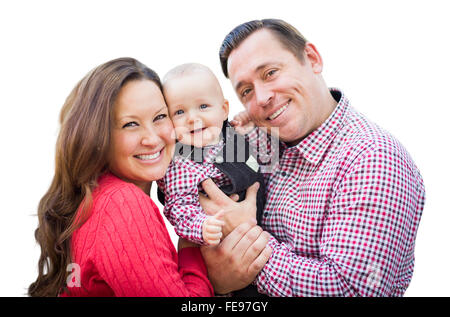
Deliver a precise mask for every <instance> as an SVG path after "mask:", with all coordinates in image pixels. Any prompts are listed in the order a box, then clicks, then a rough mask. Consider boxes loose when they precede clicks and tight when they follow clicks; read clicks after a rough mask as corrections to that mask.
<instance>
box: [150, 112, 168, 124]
mask: <svg viewBox="0 0 450 317" xmlns="http://www.w3.org/2000/svg"><path fill="white" fill-rule="evenodd" d="M166 117H167V115H166V114H165V113H161V114H159V115H157V116H156V117H155V119H153V122H155V121H158V120H162V119H164V118H166Z"/></svg>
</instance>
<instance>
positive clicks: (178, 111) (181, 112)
mask: <svg viewBox="0 0 450 317" xmlns="http://www.w3.org/2000/svg"><path fill="white" fill-rule="evenodd" d="M183 113H184V111H183V110H177V111H175V112H174V115H176V116H177V115H180V114H183Z"/></svg>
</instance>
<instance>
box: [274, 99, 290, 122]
mask: <svg viewBox="0 0 450 317" xmlns="http://www.w3.org/2000/svg"><path fill="white" fill-rule="evenodd" d="M288 105H289V101H288V102H287V103H286V104H285V105H284V106H283V107H281V108H280V109H278V110H277V111H276V112H275V113H274V114H273V115H271V116H270V117H269V120H273V119H275V118H276V117H278V116H279V115H280V114H281V113H282V112H283V111H284V110H285V109H286V108H287V106H288Z"/></svg>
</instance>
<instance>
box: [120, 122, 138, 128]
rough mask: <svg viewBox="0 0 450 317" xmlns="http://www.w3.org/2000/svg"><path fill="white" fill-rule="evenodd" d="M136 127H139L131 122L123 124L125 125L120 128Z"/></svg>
mask: <svg viewBox="0 0 450 317" xmlns="http://www.w3.org/2000/svg"><path fill="white" fill-rule="evenodd" d="M137 126H139V124H137V122H136V121H131V122H128V123H125V124H124V125H123V126H122V128H128V127H137Z"/></svg>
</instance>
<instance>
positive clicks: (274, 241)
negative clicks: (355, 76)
mask: <svg viewBox="0 0 450 317" xmlns="http://www.w3.org/2000/svg"><path fill="white" fill-rule="evenodd" d="M331 92H332V94H333V96H334V98H335V99H336V101H338V102H339V103H338V105H337V107H336V108H335V110H334V112H333V113H332V114H331V116H330V117H329V118H328V119H327V120H326V121H325V122H324V123H323V124H322V125H321V126H320V127H319V128H318V129H316V130H315V131H313V132H312V133H311V134H310V135H308V136H307V137H306V138H305V139H303V140H302V141H301V142H300V143H299V144H297V145H296V146H293V147H287V146H285V145H283V144H282V146H281V153H282V155H281V156H280V161H279V166H278V167H277V168H275V170H274V171H273V172H272V173H271V174H270V175H267V179H268V183H267V189H266V191H267V202H266V206H265V209H264V217H263V220H262V226H263V228H264V229H265V230H267V231H268V232H270V233H271V235H272V237H271V239H270V241H269V245H270V247H271V248H272V249H273V253H272V256H271V258H270V259H269V261H268V262H267V264H266V265H265V266H264V268H263V270H262V271H261V272H260V273H259V275H258V276H257V279H256V280H255V282H254V283H255V284H256V285H257V287H258V290H259V292H261V293H265V294H269V295H271V296H401V295H403V294H404V292H405V290H406V288H407V286H408V285H409V282H410V280H411V276H412V273H413V268H414V245H415V238H416V233H417V229H418V225H419V220H420V217H421V214H422V210H423V207H424V201H425V190H424V185H423V181H422V178H421V176H420V173H419V171H418V169H417V167H416V166H415V164H414V163H413V161H412V159H411V157H410V156H409V154H408V153H407V151H406V150H405V149H404V147H403V146H402V145H401V144H400V143H399V142H398V141H397V140H396V139H395V138H394V137H393V136H392V135H390V134H389V133H388V132H386V131H384V130H383V129H381V128H380V127H378V126H377V125H375V124H374V123H371V122H369V121H368V120H367V119H366V118H365V117H364V116H363V115H361V114H360V113H358V112H357V111H355V110H354V109H353V108H352V107H351V106H350V105H349V101H348V100H347V99H346V97H345V96H344V95H343V94H342V93H341V92H340V91H339V90H337V89H331Z"/></svg>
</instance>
